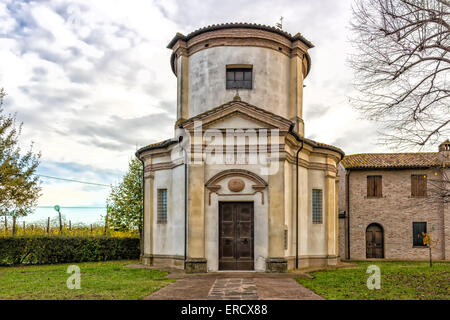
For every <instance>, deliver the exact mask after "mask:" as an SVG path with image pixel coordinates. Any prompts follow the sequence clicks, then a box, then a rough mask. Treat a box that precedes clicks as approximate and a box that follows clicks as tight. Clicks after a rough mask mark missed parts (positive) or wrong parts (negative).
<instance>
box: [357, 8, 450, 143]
mask: <svg viewBox="0 0 450 320" xmlns="http://www.w3.org/2000/svg"><path fill="white" fill-rule="evenodd" d="M351 26H352V30H353V37H352V39H351V40H352V41H351V43H352V44H353V45H354V46H355V49H356V50H355V53H354V54H352V55H351V56H350V58H349V60H350V66H351V67H352V69H353V70H354V73H355V83H354V84H355V87H356V89H357V90H358V91H359V93H358V94H356V95H355V96H354V97H353V98H354V99H353V100H352V101H353V104H354V106H355V108H356V109H359V110H360V111H361V112H362V114H363V115H364V116H365V117H366V118H368V119H370V120H375V121H377V122H378V124H380V125H381V127H382V132H381V134H382V136H383V140H384V142H388V143H390V144H391V145H393V146H396V147H402V148H408V147H417V146H419V147H424V146H427V145H433V144H436V143H438V142H440V140H441V139H442V137H446V136H448V135H449V134H450V90H449V88H450V83H449V77H448V75H449V73H450V1H449V0H355V5H354V7H353V20H352V24H351Z"/></svg>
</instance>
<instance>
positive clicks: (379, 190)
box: [375, 176, 383, 198]
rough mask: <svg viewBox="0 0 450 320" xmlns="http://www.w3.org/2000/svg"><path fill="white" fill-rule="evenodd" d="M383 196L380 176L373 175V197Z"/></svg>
mask: <svg viewBox="0 0 450 320" xmlns="http://www.w3.org/2000/svg"><path fill="white" fill-rule="evenodd" d="M382 196H383V184H382V183H381V176H375V197H379V198H381V197H382Z"/></svg>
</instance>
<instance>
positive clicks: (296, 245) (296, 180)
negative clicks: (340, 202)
mask: <svg viewBox="0 0 450 320" xmlns="http://www.w3.org/2000/svg"><path fill="white" fill-rule="evenodd" d="M303 145H304V142H303V140H302V146H301V147H300V148H299V149H298V150H297V154H296V155H295V161H296V166H295V169H296V175H295V185H296V189H295V228H296V230H295V238H296V239H295V269H298V190H299V187H298V156H299V154H300V151H302V149H303Z"/></svg>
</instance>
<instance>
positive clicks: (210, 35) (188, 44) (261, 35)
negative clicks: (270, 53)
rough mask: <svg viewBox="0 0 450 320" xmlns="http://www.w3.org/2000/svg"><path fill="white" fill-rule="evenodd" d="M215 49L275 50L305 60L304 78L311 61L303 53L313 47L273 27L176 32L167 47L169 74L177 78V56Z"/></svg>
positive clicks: (217, 27)
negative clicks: (225, 47) (249, 48)
mask: <svg viewBox="0 0 450 320" xmlns="http://www.w3.org/2000/svg"><path fill="white" fill-rule="evenodd" d="M219 46H241V47H242V46H251V47H261V48H268V49H272V50H275V51H277V52H280V53H281V54H284V55H287V56H288V57H295V56H299V57H301V58H303V57H306V68H305V71H304V77H306V76H307V75H308V73H309V71H310V69H311V58H310V56H309V54H308V52H307V51H308V49H310V48H312V47H314V46H313V45H312V43H311V42H309V41H308V40H306V39H305V38H304V37H303V36H302V35H301V34H299V33H298V34H296V35H294V36H292V35H290V34H289V33H287V32H285V31H283V30H280V29H277V28H274V27H269V26H263V25H256V24H248V23H231V24H222V25H213V26H209V27H206V28H202V29H199V30H197V31H194V32H192V33H190V34H189V35H187V36H185V35H183V34H180V33H177V34H176V35H175V37H174V38H173V39H172V40H171V41H170V43H169V45H168V46H167V47H168V48H169V49H172V56H171V67H172V71H173V72H174V74H175V75H177V70H176V68H177V66H176V60H177V59H176V58H177V57H179V56H190V55H192V54H194V53H196V52H198V51H200V50H206V49H209V48H213V47H219Z"/></svg>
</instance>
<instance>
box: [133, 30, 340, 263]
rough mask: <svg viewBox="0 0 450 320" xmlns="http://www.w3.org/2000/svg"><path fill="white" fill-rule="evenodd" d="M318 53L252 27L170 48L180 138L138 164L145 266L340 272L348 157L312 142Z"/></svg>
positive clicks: (149, 150)
mask: <svg viewBox="0 0 450 320" xmlns="http://www.w3.org/2000/svg"><path fill="white" fill-rule="evenodd" d="M312 47H313V45H312V43H311V42H309V41H308V40H306V39H305V38H304V37H303V36H302V35H301V34H296V35H291V34H289V33H287V32H284V31H283V30H280V29H277V28H273V27H269V26H263V25H255V24H246V23H233V24H221V25H213V26H209V27H205V28H202V29H199V30H196V31H194V32H192V33H190V34H188V35H187V36H185V35H182V34H179V33H178V34H176V36H175V37H174V38H173V39H172V41H170V43H169V45H168V48H169V49H171V50H172V56H171V60H170V63H171V67H172V70H173V72H174V74H175V76H176V77H177V120H176V123H175V124H174V136H173V138H170V139H167V140H165V141H162V142H158V143H154V144H151V145H148V146H146V147H143V148H141V149H139V150H138V151H137V153H136V155H137V157H138V158H139V159H140V160H141V161H142V162H143V167H144V177H143V179H144V218H143V219H144V221H143V223H144V231H143V239H142V241H143V252H142V262H143V263H144V264H150V265H156V266H159V265H160V266H172V267H177V268H184V269H185V270H186V271H187V272H210V271H219V270H255V271H267V272H285V271H287V270H290V269H294V268H301V267H307V266H314V265H335V264H337V263H338V260H339V244H338V183H337V182H338V179H337V167H338V164H339V162H340V161H341V159H342V158H343V157H344V153H343V152H342V150H340V149H339V148H337V147H334V146H331V145H327V144H323V143H319V142H316V141H313V140H310V139H307V138H306V137H305V136H304V125H305V124H304V122H303V116H302V114H303V80H304V78H305V77H306V76H307V75H308V73H309V71H310V68H311V59H310V56H309V54H308V50H309V49H311V48H312ZM305 107H307V106H305Z"/></svg>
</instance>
